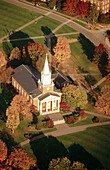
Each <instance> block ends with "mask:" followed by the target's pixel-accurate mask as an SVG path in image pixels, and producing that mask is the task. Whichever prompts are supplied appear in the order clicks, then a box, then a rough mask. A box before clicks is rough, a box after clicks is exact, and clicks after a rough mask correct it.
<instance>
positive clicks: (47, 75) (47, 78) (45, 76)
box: [41, 54, 51, 86]
mask: <svg viewBox="0 0 110 170" xmlns="http://www.w3.org/2000/svg"><path fill="white" fill-rule="evenodd" d="M41 83H42V85H43V86H47V85H51V72H50V71H49V65H48V59H47V54H46V59H45V64H44V68H43V71H42V72H41Z"/></svg>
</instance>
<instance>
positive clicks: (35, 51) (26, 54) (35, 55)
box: [23, 43, 46, 68]
mask: <svg viewBox="0 0 110 170" xmlns="http://www.w3.org/2000/svg"><path fill="white" fill-rule="evenodd" d="M45 55H46V48H45V46H44V45H43V44H40V43H29V45H28V46H24V47H23V58H24V59H25V61H26V63H27V64H30V63H31V65H32V66H33V67H34V68H36V62H37V60H38V59H39V58H40V57H43V58H45Z"/></svg>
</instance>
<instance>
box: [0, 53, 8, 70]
mask: <svg viewBox="0 0 110 170" xmlns="http://www.w3.org/2000/svg"><path fill="white" fill-rule="evenodd" d="M6 66H7V60H6V57H5V56H4V55H3V53H2V52H1V51H0V70H1V69H2V68H6Z"/></svg>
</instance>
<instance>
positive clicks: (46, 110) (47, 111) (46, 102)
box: [45, 102, 48, 112]
mask: <svg viewBox="0 0 110 170" xmlns="http://www.w3.org/2000/svg"><path fill="white" fill-rule="evenodd" d="M47 105H48V103H47V102H46V104H45V107H46V109H45V110H46V112H48V106H47Z"/></svg>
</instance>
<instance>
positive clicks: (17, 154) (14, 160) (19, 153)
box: [6, 148, 36, 170]
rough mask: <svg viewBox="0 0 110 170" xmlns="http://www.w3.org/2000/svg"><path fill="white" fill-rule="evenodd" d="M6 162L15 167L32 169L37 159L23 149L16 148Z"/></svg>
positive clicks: (26, 169) (25, 169)
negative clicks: (29, 155)
mask: <svg viewBox="0 0 110 170" xmlns="http://www.w3.org/2000/svg"><path fill="white" fill-rule="evenodd" d="M6 164H7V165H8V166H9V167H12V168H13V169H18V170H20V169H22V170H30V169H32V168H33V167H35V166H36V164H35V160H33V159H32V158H30V157H28V155H27V153H26V151H25V150H23V149H21V148H20V149H15V150H14V151H13V152H11V154H10V155H9V157H8V159H7V161H6Z"/></svg>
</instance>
